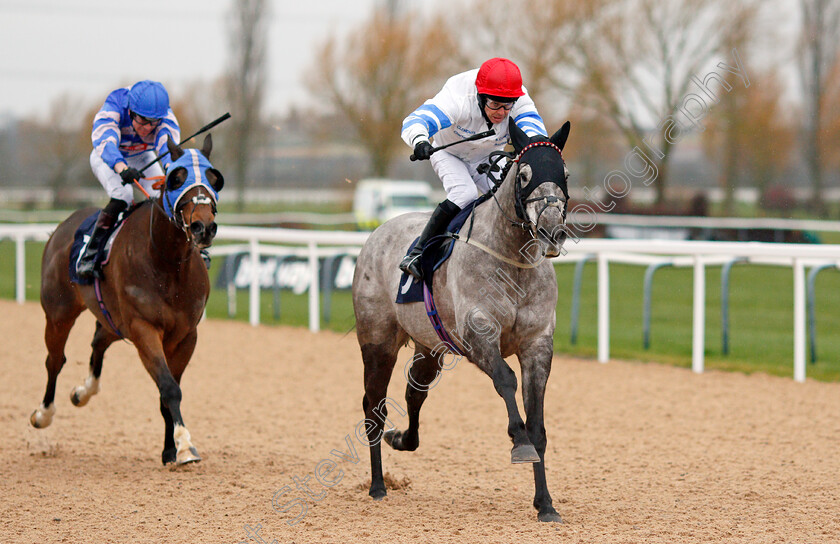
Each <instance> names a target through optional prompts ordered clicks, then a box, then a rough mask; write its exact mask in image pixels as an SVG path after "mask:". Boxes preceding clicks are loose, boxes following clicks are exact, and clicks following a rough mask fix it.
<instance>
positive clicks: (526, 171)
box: [518, 164, 532, 185]
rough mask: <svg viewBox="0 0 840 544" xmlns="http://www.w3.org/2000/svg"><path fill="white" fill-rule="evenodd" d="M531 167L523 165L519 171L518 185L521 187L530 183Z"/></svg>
mask: <svg viewBox="0 0 840 544" xmlns="http://www.w3.org/2000/svg"><path fill="white" fill-rule="evenodd" d="M531 175H532V171H531V166H530V165H529V164H523V165H522V167H521V168H520V169H519V176H518V177H519V183H520V184H522V185H528V183H529V182H530V181H531Z"/></svg>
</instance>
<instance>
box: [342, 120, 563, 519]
mask: <svg viewBox="0 0 840 544" xmlns="http://www.w3.org/2000/svg"><path fill="white" fill-rule="evenodd" d="M569 130H570V124H569V123H568V122H567V123H566V124H565V125H563V127H562V128H561V129H560V130H558V131H557V132H556V133H555V134H554V135H553V136H552V137H551V138H550V139H549V138H545V137H542V136H535V137H532V138H530V139H529V138H528V136H527V135H526V134H525V133H524V132H523V131H521V130H520V129H519V128H518V127H517V126H516V125H515V124H514V123H513V122H511V123H510V133H511V138H512V144H513V147H514V152H515V159H514V160H513V161H508V163H507V166H506V170H503V171H502V174H501V175H500V177H501V178H502V181H501V184H500V185H499V186H498V190H497V191H496V192H495V194H494V199H495V202H489V201H488V202H486V203H484V204H482V205H480V206H476V207H475V208H474V211H473V212H472V214H473V220H472V227H471V232H470V234H469V240H468V241H467V243H462V242H464V241H465V238H466V236H464V235H461V236H460V241H455V242H454V244H455V247H454V249H453V250H452V254H451V256H450V257H449V259H448V260H447V261H446V262H445V263H444V264H443V265H442V266H441V267H440V268H439V269H438V270H437V272H435V274H434V277H433V279H432V292H433V293H434V295H435V298H436V302H437V312H438V317H439V318H440V320H441V322H442V324H443V326H444V327H445V329H446V330H448V331H450V333H451V338H456V339H457V340H458V341H457V342H455V340H452V342H453V343H454V344H455V346H454V348H453V347H451V346H450V344H449V343H447V342H444V341H442V340H441V337H440V336H438V335H437V334H436V332H435V329H434V328H433V326H432V325H431V324H430V321H429V318H428V317H427V309H428V308H427V307H424V304H423V303H421V302H413V303H408V304H397V303H395V301H394V300H395V295H396V293H397V290H398V288H399V286H400V282H401V273H400V271H399V270H398V268H397V265H398V263H399V262H400V259H402V257H403V255H404V254H405V251H406V250H407V249H408V247H409V246H410V244H411V241H412V240H413V238H414V237H416V236H417V234H418V233H419V232H420V231H421V229H422V228H423V226H424V225H425V224H426V221H427V219H428V214H422V213H410V214H405V215H402V216H399V217H396V218H394V219H392V220H390V221H388V222H386V223H384V224H383V225H382V226H380V227H379V228H378V229H376V230H375V231H374V232H373V233H372V234H371V235H370V237H369V238H368V240H367V241H366V242H365V245H364V247H363V248H362V250H361V253H360V254H359V257H358V260H357V262H356V270H355V275H354V278H353V307H354V311H355V315H356V328H357V337H358V341H359V345H360V347H361V351H362V359H363V362H364V387H365V394H364V398H363V401H362V407H363V409H364V413H365V430H366V432H367V439H368V443H369V445H370V463H371V485H370V490H369V494H370V496H371V497H373V498H374V499H377V500H378V499H381V498H383V497H385V495H386V493H387V492H386V490H385V482H384V479H383V475H382V453H381V449H380V442H381V440H383V439H384V440H385V442H386V443H387V444H388V445H390V446H391V447H392V448H393V449H396V450H408V451H413V450H415V449H417V447H418V445H419V435H418V427H419V415H420V408H421V406H422V405H423V402H424V401H425V399H426V396H427V394H428V390H429V389H431V387H433V386H434V384H435V383H437V379H439V378H440V371H441V369H447V368H448V367H451V366H452V365H451V364H450V363H448V362H447V361H446V360H445V357H446V355H447V354H452V355H453V356H455V353H457V352H456V351H455V350H456V349H457V350H459V351H460V352H462V353H463V354H464V355H465V356H466V358H467V359H468V360H469V361H471V362H472V363H474V364H475V365H477V366H478V367H479V368H480V369H481V370H482V371H484V372H485V373H486V374H487V375H488V376H490V377H491V379H492V380H493V385H494V387H495V389H496V391H497V392H498V393H499V395H500V396H501V397H502V398H503V399H504V403H505V406H506V407H507V414H508V426H507V431H508V435H509V436H510V437H511V439H512V441H513V449H512V450H511V462H513V463H533V470H534V483H535V495H534V503H533V504H534V507H535V508H536V509H537V511H538V519H539V520H540V521H561V519H560V516H559V515H558V513H557V511H556V510H555V509H554V507H553V506H552V501H551V496H550V494H549V492H548V486H547V484H546V478H545V464H544V461H545V448H546V435H545V427H544V423H543V401H544V397H545V388H546V382H547V380H548V375H549V372H550V370H551V358H552V354H553V335H554V327H555V307H556V304H557V279H556V276H555V272H554V268H553V266H552V265H551V263H550V262H549V261H548V260H547V259H545V257H555V256H557V255H559V254H560V252H561V248H562V244H563V242H564V241H565V239H566V235H567V233H566V230H565V222H566V208H567V204H568V190H567V177H568V171H567V170H566V166H565V162H564V160H563V157H562V154H561V151H562V149H563V146H564V145H565V143H566V139H567V138H568V135H569ZM510 158H513V157H510ZM529 197H530V198H529ZM468 222H469V219H468ZM466 228H467V227H466V225H465V227H464V230H466ZM409 338H410V339H412V340H413V341H414V345H415V355H414V357H413V359H412V360H411V361H409V362H410V363H411V366H410V367H409V365H408V364H407V365H406V367H405V374H406V377H407V378H408V380H409V384H408V386H407V387H406V391H405V400H406V403H407V412H408V428H407V429H406V430H404V431H399V430H396V429H393V428H391V429H387V430H386V429H385V421H387V419H386V416H387V404H392V405H393V404H395V401H392V400H391V399H388V398H387V397H386V394H387V389H388V383H389V381H390V379H391V374H392V371H393V369H394V364H395V362H396V359H397V354H398V352H399V350H400V347H401V346H403V345H407V343H408V340H409ZM513 354H515V355H516V356H517V357H518V359H519V363H520V367H521V371H522V396H523V400H524V407H525V412H526V416H527V423H526V422H523V420H522V418H521V416H520V415H519V410H518V408H517V406H516V399H515V394H516V388H517V379H516V374H515V372H514V371H513V370H512V369H511V368H510V366H508V364H507V363H506V362H505V360H504V358H505V357H508V356H510V355H513ZM399 411H400V412H401V413H402V412H403V411H402V408H399Z"/></svg>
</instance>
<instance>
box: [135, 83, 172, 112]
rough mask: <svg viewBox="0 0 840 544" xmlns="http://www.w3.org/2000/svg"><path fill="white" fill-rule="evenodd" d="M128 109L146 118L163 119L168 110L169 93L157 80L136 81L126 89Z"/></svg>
mask: <svg viewBox="0 0 840 544" xmlns="http://www.w3.org/2000/svg"><path fill="white" fill-rule="evenodd" d="M128 109H129V110H131V111H133V112H134V113H136V114H138V115H142V116H143V117H146V118H148V119H163V118H164V117H166V112H168V111H169V93H167V92H166V89H164V88H163V85H161V84H160V83H158V82H157V81H149V80H148V79H147V80H144V81H138V82H137V83H135V84H134V85H132V86H131V89H129V91H128Z"/></svg>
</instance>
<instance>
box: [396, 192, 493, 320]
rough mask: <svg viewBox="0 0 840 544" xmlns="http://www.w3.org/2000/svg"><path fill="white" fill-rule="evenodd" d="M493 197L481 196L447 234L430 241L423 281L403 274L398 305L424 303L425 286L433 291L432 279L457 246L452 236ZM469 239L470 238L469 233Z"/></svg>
mask: <svg viewBox="0 0 840 544" xmlns="http://www.w3.org/2000/svg"><path fill="white" fill-rule="evenodd" d="M491 196H492V195H491V194H490V193H487V194H484V195H481V196H480V197H478V198H477V199H476V200H474V201H473V202H472V203H470V204H467V205H466V206H465V207H464V209H462V210H461V211H460V212H458V215H456V216H455V217H454V218H453V219H452V221H450V222H449V226H447V227H446V233H444V234H442V235H440V236H435V237H434V238H432V239H431V240H429V242H428V243H427V244H426V247H425V248H423V254H422V255H421V257H420V268H421V269H422V270H423V281H422V282H419V281H415V280H414V277H413V276H411V275H410V274H408V273H407V272H403V274H402V277H401V278H400V285H399V288H398V289H397V299H396V303H397V304H407V303H409V302H423V300H424V299H423V284H424V283H425V284H426V285H427V288H428V289H429V291H431V290H432V278H433V277H434V273H435V271H436V270H437V269H438V268H440V267H441V266H442V265H443V263H445V262H446V260H447V259H448V258H449V256H450V255H452V248H453V247H454V246H455V239H454V238H453V237H452V235H453V234H458V233H459V232H460V231H461V229H462V228H463V227H464V224H465V223H466V222H467V219H468V218H469V217H470V215H471V214H472V212H473V210H474V209H475V207H476V206H478V205H480V204H482V203H484V202H485V201H487V200H488V199H489V198H490V197H491ZM469 230H470V231H471V230H472V225H470V227H469ZM467 237H469V232H468V234H467ZM419 238H420V237H419V236H418V237H417V238H415V239H414V241H413V242H412V243H411V246H410V247H409V248H408V251H406V254H408V252H409V251H411V249H412V248H413V247H414V245H415V244H416V243H417V240H418V239H419Z"/></svg>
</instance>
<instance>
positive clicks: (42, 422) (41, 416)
mask: <svg viewBox="0 0 840 544" xmlns="http://www.w3.org/2000/svg"><path fill="white" fill-rule="evenodd" d="M54 414H55V403H53V404H50V407H49V408H44V405H43V404H42V405H41V406H39V407H38V408H37V409H36V410H35V411H34V412H32V415H31V416H29V423H31V424H32V426H33V427H35V428H36V429H43V428H45V427H49V426H50V423H52V419H53V415H54Z"/></svg>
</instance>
